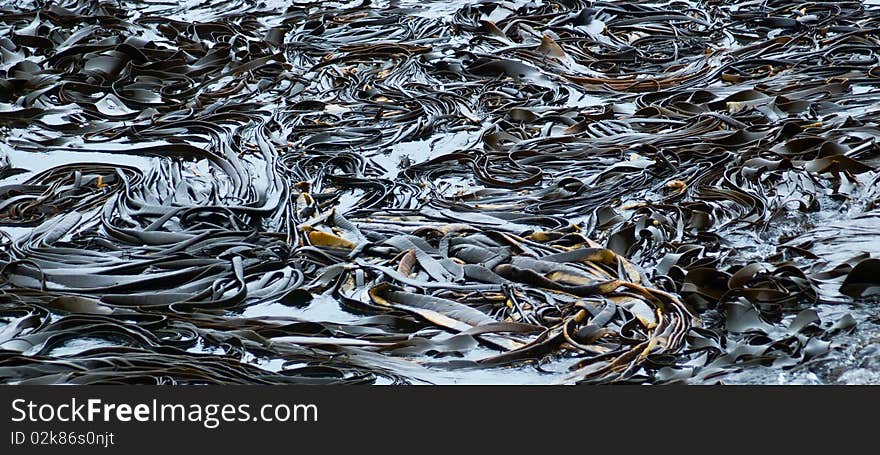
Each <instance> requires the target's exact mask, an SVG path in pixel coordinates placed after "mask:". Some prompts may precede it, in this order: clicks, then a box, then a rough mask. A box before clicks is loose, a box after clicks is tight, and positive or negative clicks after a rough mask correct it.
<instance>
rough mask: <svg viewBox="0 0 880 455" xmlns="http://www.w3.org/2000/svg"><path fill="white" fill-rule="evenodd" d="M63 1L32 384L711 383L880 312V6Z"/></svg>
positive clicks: (26, 182)
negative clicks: (879, 141)
mask: <svg viewBox="0 0 880 455" xmlns="http://www.w3.org/2000/svg"><path fill="white" fill-rule="evenodd" d="M44 3H45V2H33V3H28V2H18V3H14V4H7V5H5V6H2V7H0V229H2V231H0V232H2V233H3V236H2V245H0V380H2V381H3V382H7V383H18V384H55V383H65V384H68V383H69V384H96V383H150V384H155V383H160V384H166V383H180V384H241V383H255V384H359V383H374V384H375V383H379V384H383V383H388V384H402V383H445V382H486V381H489V382H497V381H501V380H502V379H500V378H501V377H502V375H511V376H509V377H510V378H514V379H512V381H514V382H516V381H520V382H537V383H653V384H661V383H671V382H688V383H707V382H719V381H724V380H725V377H726V376H727V375H729V374H732V373H736V372H738V371H741V370H744V369H748V368H761V367H765V368H775V369H779V370H781V371H797V370H798V369H806V368H810V367H811V366H815V365H818V364H820V363H821V362H823V359H826V358H828V354H829V353H830V352H833V351H834V350H840V349H842V348H841V346H840V345H838V344H835V340H837V339H839V338H840V337H841V336H850V335H848V334H851V333H852V332H853V330H854V327H855V326H856V324H857V323H858V324H859V326H862V325H868V326H870V325H871V324H872V323H871V322H870V320H869V319H866V318H864V317H860V316H859V315H862V314H865V313H866V312H867V313H868V314H874V317H876V313H875V312H874V313H872V311H874V310H875V309H876V306H874V307H872V306H871V304H872V302H875V301H876V296H877V295H878V293H880V291H878V289H880V281H878V280H880V278H878V277H880V274H878V273H880V269H878V268H880V262H878V261H880V259H878V256H877V255H878V253H880V244H878V243H877V237H876V235H877V234H876V231H877V227H878V226H880V224H878V217H880V211H878V210H880V208H878V201H880V193H878V178H880V177H878V175H880V174H878V171H877V166H878V165H880V147H878V145H877V144H876V139H875V138H876V137H877V136H878V135H880V127H878V123H877V118H878V117H877V115H878V113H880V104H878V103H877V99H876V97H877V89H876V87H877V86H878V85H880V66H878V49H880V35H878V32H877V30H878V25H880V9H877V8H874V7H871V6H870V5H865V4H863V3H861V2H857V1H852V2H834V3H823V2H801V3H797V2H794V3H793V2H782V1H775V0H771V1H762V2H715V1H700V2H697V1H680V0H674V1H665V2H649V3H644V2H603V1H577V0H533V1H519V0H518V1H494V0H488V1H485V0H484V1H474V2H458V3H452V4H446V3H443V4H437V5H428V6H425V5H421V4H420V3H419V2H409V1H388V2H379V1H376V2H372V1H365V2H287V3H284V4H276V3H274V2H261V3H255V2H245V1H236V0H229V1H224V2H219V3H218V2H209V3H203V4H200V5H197V6H193V5H187V6H178V5H177V4H173V5H172V4H166V3H161V2H149V1H137V0H133V1H127V0H126V1H124V2H115V3H111V2H103V1H93V0H75V1H65V2H53V3H52V4H44ZM829 308H832V309H833V310H829ZM872 308H873V310H872ZM850 313H853V314H855V315H856V316H853V315H852V314H850ZM859 319H862V320H859ZM863 322H864V324H863ZM493 378H494V379H493ZM504 380H505V381H511V379H504Z"/></svg>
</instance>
